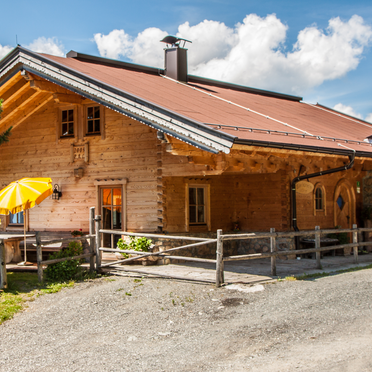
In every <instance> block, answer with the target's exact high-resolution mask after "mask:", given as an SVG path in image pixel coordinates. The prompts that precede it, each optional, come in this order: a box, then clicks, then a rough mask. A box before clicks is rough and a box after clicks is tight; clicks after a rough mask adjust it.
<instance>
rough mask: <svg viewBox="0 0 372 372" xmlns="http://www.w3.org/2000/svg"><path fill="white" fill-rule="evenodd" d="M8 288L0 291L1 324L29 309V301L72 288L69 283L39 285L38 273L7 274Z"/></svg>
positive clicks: (71, 283)
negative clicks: (19, 312)
mask: <svg viewBox="0 0 372 372" xmlns="http://www.w3.org/2000/svg"><path fill="white" fill-rule="evenodd" d="M7 277H8V288H7V289H4V290H0V324H1V323H3V322H4V321H6V320H8V319H11V318H12V317H13V316H14V314H15V313H17V312H18V311H21V310H23V309H24V308H25V307H27V302H28V301H33V300H34V299H35V298H36V297H38V296H41V295H43V294H47V293H56V292H59V291H60V290H61V289H62V288H65V287H72V286H73V285H74V282H73V281H71V282H68V283H52V282H46V283H39V281H38V278H37V274H36V273H7Z"/></svg>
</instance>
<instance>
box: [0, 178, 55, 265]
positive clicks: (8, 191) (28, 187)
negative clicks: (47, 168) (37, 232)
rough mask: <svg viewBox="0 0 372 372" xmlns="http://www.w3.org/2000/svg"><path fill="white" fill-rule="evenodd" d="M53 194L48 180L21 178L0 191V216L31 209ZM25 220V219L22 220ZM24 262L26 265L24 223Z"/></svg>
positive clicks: (50, 182)
mask: <svg viewBox="0 0 372 372" xmlns="http://www.w3.org/2000/svg"><path fill="white" fill-rule="evenodd" d="M52 194H53V187H52V180H51V179H50V178H21V179H20V180H18V181H14V182H12V183H10V184H9V185H8V186H6V187H5V188H4V189H2V190H1V191H0V214H5V215H8V214H9V213H12V214H15V213H18V212H22V211H23V215H25V210H26V209H30V208H33V207H34V206H35V205H36V204H40V203H41V202H42V201H43V200H44V199H45V198H47V197H48V196H49V195H52ZM24 220H25V219H24ZM23 225H24V229H23V230H24V236H25V261H24V262H23V263H21V264H26V262H27V253H26V223H25V221H24V223H23Z"/></svg>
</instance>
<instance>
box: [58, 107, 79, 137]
mask: <svg viewBox="0 0 372 372" xmlns="http://www.w3.org/2000/svg"><path fill="white" fill-rule="evenodd" d="M69 110H72V111H73V120H74V121H73V130H74V132H73V133H72V134H66V135H63V132H62V125H63V122H62V112H63V111H69ZM77 111H78V109H77V106H76V105H69V106H63V107H59V111H58V138H59V139H63V138H76V137H77V130H78V126H77V115H78V113H77Z"/></svg>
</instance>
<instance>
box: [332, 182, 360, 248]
mask: <svg viewBox="0 0 372 372" xmlns="http://www.w3.org/2000/svg"><path fill="white" fill-rule="evenodd" d="M333 204H334V225H335V227H336V226H340V227H341V228H344V229H349V228H351V227H352V226H353V224H355V194H354V190H353V188H352V187H351V185H350V183H349V182H348V181H347V180H345V179H343V180H340V181H339V182H338V184H337V186H336V189H335V194H334V199H333ZM347 237H348V241H349V242H350V241H351V239H352V234H351V233H349V234H347ZM350 252H351V248H345V249H344V254H345V255H348V254H350Z"/></svg>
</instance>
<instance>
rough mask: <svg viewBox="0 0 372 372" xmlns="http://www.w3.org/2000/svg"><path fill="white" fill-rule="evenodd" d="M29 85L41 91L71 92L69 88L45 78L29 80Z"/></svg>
mask: <svg viewBox="0 0 372 372" xmlns="http://www.w3.org/2000/svg"><path fill="white" fill-rule="evenodd" d="M30 86H31V88H33V89H35V90H38V91H42V92H49V93H61V94H71V92H70V91H69V90H67V89H65V88H62V87H60V86H59V85H57V84H54V83H51V82H49V81H45V80H35V79H34V80H31V81H30Z"/></svg>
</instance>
